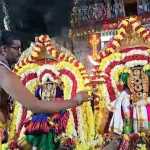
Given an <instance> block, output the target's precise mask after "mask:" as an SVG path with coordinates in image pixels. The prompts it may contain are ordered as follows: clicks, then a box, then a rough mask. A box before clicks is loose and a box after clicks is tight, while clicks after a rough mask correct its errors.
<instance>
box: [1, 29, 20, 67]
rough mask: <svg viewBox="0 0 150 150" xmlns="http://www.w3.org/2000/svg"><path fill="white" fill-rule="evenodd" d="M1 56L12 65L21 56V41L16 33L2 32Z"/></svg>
mask: <svg viewBox="0 0 150 150" xmlns="http://www.w3.org/2000/svg"><path fill="white" fill-rule="evenodd" d="M0 50H1V55H3V56H4V57H5V58H6V60H7V61H8V63H9V65H12V64H14V63H16V62H17V61H18V58H19V56H20V54H21V40H20V38H19V35H18V34H17V33H16V32H10V31H2V33H1V41H0Z"/></svg>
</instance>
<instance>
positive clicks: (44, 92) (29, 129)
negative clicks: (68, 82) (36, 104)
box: [25, 78, 69, 150]
mask: <svg viewBox="0 0 150 150" xmlns="http://www.w3.org/2000/svg"><path fill="white" fill-rule="evenodd" d="M62 85H63V84H62V82H60V79H59V80H58V82H55V81H54V80H53V81H52V80H51V79H50V78H47V79H46V80H45V81H44V82H42V83H41V84H40V85H39V86H38V87H37V89H36V90H35V96H36V97H38V98H39V100H43V101H49V100H52V99H54V98H55V100H60V99H61V98H62V97H63V96H64V95H63V86H62ZM68 118H69V112H68V111H66V110H62V111H60V112H58V113H35V114H33V115H32V119H31V120H29V121H27V122H26V123H25V127H26V131H25V133H26V139H27V141H28V143H30V144H31V145H32V147H33V149H35V150H36V149H38V150H55V149H58V147H59V145H60V139H59V136H60V135H61V134H62V133H63V132H65V129H66V125H67V121H68Z"/></svg>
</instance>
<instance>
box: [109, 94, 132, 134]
mask: <svg viewBox="0 0 150 150" xmlns="http://www.w3.org/2000/svg"><path fill="white" fill-rule="evenodd" d="M114 108H115V110H114V113H113V116H112V119H111V122H110V127H109V131H112V132H115V133H117V134H122V132H123V116H122V111H121V110H123V113H124V114H129V115H130V96H129V94H128V93H127V92H126V91H123V92H121V93H120V95H119V96H118V97H117V99H116V100H115V103H114Z"/></svg>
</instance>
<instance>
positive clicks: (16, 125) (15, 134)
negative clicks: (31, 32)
mask: <svg viewBox="0 0 150 150" xmlns="http://www.w3.org/2000/svg"><path fill="white" fill-rule="evenodd" d="M15 71H16V73H17V74H18V75H19V76H20V77H21V80H22V83H23V84H24V85H25V86H26V87H27V88H28V89H29V90H30V92H31V93H32V94H34V95H35V96H37V97H39V99H43V100H44V99H45V100H46V99H47V98H46V97H49V96H52V95H53V96H54V95H55V97H57V98H56V100H57V99H59V96H62V95H63V97H64V98H65V99H71V97H73V96H74V95H75V94H76V93H77V92H79V91H81V90H85V89H87V88H88V87H86V86H85V84H86V82H88V80H89V79H88V74H87V72H86V69H85V67H84V66H83V65H82V64H81V63H80V62H79V61H78V60H77V59H76V58H75V57H74V56H73V55H72V54H70V53H68V52H62V51H60V50H59V49H57V48H56V47H55V45H53V42H52V41H51V39H50V38H49V37H48V36H47V35H42V36H40V37H36V40H35V43H33V44H32V45H31V47H30V48H29V49H28V50H27V51H25V52H24V53H23V54H22V56H21V58H20V60H19V62H18V64H17V65H16V66H15ZM39 72H41V73H39ZM48 74H51V75H52V76H53V78H52V79H50V78H49V79H47V80H46V83H44V82H41V81H42V80H41V79H42V78H41V79H40V78H39V77H40V76H43V75H45V76H46V75H48ZM51 81H52V82H51ZM62 83H63V90H62V89H61V88H58V87H59V86H60V85H61V86H62ZM58 85H59V86H58ZM48 88H52V89H53V92H52V93H50V92H48V91H49V90H48V91H47V89H48ZM58 91H59V92H58ZM60 114H61V115H62V117H61V118H62V120H61V119H60V120H61V121H62V122H63V121H64V123H65V124H64V126H62V129H61V130H63V133H62V132H61V133H62V134H61V135H59V136H57V138H56V139H57V142H58V143H59V142H60V145H61V146H62V145H63V146H66V147H70V146H71V147H72V146H73V147H76V149H81V147H84V149H85V150H86V149H88V148H89V147H91V144H90V143H91V142H92V141H93V139H94V134H95V132H94V117H93V112H92V108H91V105H90V102H88V103H86V104H83V105H82V106H79V107H76V108H73V109H69V110H68V111H67V112H66V113H65V111H62V113H60ZM13 116H14V118H13V122H12V123H11V127H12V128H11V130H10V135H11V136H10V139H9V143H11V145H14V146H16V145H18V146H22V145H24V144H26V143H24V142H25V141H26V140H25V139H26V137H27V136H25V133H26V134H28V133H29V132H28V131H29V130H30V129H31V131H33V130H34V128H32V127H33V126H34V125H33V124H32V120H34V117H35V114H33V115H32V113H31V112H30V111H27V110H26V109H25V108H23V107H22V106H21V105H20V104H19V103H17V102H16V104H15V110H14V115H13ZM15 116H17V117H15ZM31 116H33V117H32V119H29V120H28V118H30V117H31ZM50 116H51V115H50ZM54 116H55V114H54ZM56 116H57V115H56ZM58 116H59V115H58ZM42 117H43V116H42ZM44 117H45V116H44ZM35 118H36V117H35ZM45 118H46V119H47V116H46V117H45ZM49 118H51V117H49ZM63 118H64V119H63ZM67 118H68V119H67ZM36 119H37V118H36ZM53 119H54V120H55V121H56V122H57V120H58V119H57V117H56V118H55V117H54V118H53V115H52V120H51V119H50V120H51V121H52V122H55V121H54V120H53ZM50 120H49V121H50ZM65 120H66V121H65ZM51 121H50V122H51ZM50 122H49V123H50ZM52 122H51V123H52ZM52 124H53V123H52ZM30 125H31V126H32V125H33V126H32V127H31V126H30ZM58 125H60V124H59V123H58V124H57V123H54V126H55V130H56V129H57V126H58ZM25 127H26V128H25ZM30 127H31V128H30ZM59 127H61V126H59ZM37 128H38V126H37ZM52 128H53V127H52ZM64 128H65V129H64ZM48 130H49V127H48ZM46 131H47V130H46ZM59 131H60V130H57V132H59ZM31 133H32V132H31ZM30 141H31V140H30ZM31 144H33V143H31ZM53 144H55V142H54V143H53ZM33 145H34V144H33Z"/></svg>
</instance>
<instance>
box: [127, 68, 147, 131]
mask: <svg viewBox="0 0 150 150" xmlns="http://www.w3.org/2000/svg"><path fill="white" fill-rule="evenodd" d="M128 85H129V88H130V91H131V104H132V112H133V113H132V114H133V115H132V116H131V119H132V120H133V130H134V132H139V131H142V130H145V129H148V128H149V124H148V122H149V119H148V118H149V113H148V112H149V107H148V103H149V98H148V92H149V79H148V76H147V75H146V74H145V73H144V71H143V68H142V67H140V66H139V67H134V68H132V69H131V73H130V75H129V79H128Z"/></svg>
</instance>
